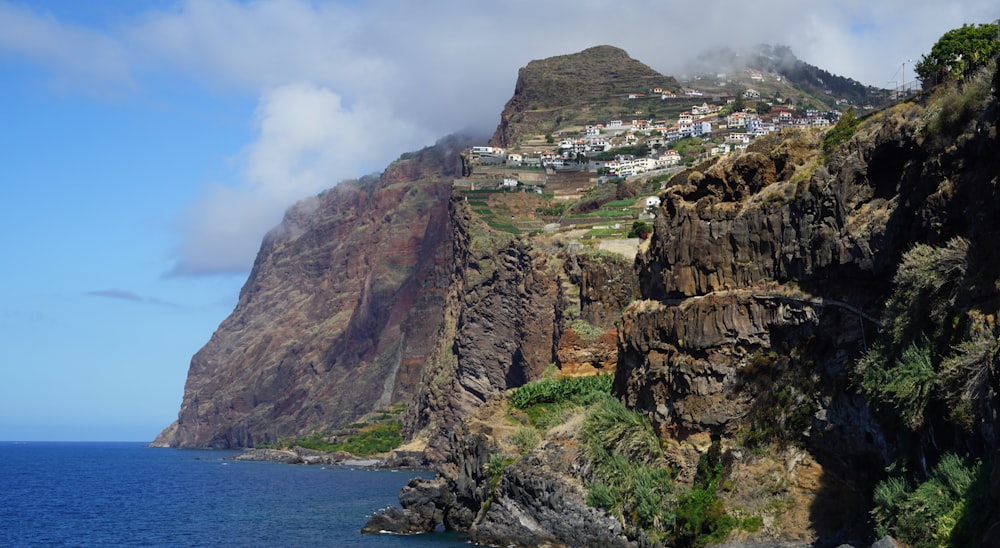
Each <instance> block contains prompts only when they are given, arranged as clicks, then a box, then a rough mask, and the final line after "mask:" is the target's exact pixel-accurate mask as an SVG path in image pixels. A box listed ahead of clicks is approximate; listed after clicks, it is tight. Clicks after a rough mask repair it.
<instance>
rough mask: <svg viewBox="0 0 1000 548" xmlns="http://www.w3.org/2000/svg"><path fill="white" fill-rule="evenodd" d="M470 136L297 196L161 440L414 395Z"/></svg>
mask: <svg viewBox="0 0 1000 548" xmlns="http://www.w3.org/2000/svg"><path fill="white" fill-rule="evenodd" d="M471 143H472V141H471V140H468V139H465V138H450V139H446V140H443V141H442V142H440V143H438V144H437V145H435V146H433V147H430V148H427V149H424V150H422V151H420V152H417V153H413V154H408V155H404V157H402V158H401V159H400V160H398V161H396V162H394V163H393V164H392V165H391V166H390V167H389V168H388V169H387V170H386V171H385V172H384V173H383V174H382V175H381V176H380V177H378V178H377V179H375V178H371V179H366V180H362V181H359V182H354V183H343V184H340V185H338V186H336V187H334V188H332V189H331V190H328V191H326V192H324V193H322V194H320V195H319V196H317V197H316V198H314V199H310V200H306V201H304V202H302V203H300V204H298V205H296V206H294V207H292V208H291V209H290V210H289V211H288V212H287V214H286V215H285V219H284V221H283V222H282V223H281V225H280V226H278V227H277V228H275V229H274V230H273V231H271V233H270V234H268V235H267V237H266V238H265V239H264V242H263V244H262V245H261V249H260V252H259V253H258V256H257V260H256V261H255V264H254V267H253V270H252V271H251V273H250V277H249V278H248V279H247V282H246V284H245V285H244V286H243V289H242V291H241V292H240V299H239V303H238V304H237V306H236V309H235V310H234V311H233V313H232V314H231V315H230V316H229V317H228V318H226V320H225V321H223V322H222V324H221V325H220V326H219V328H218V330H217V331H216V332H215V334H214V335H212V338H211V340H209V342H208V344H206V345H205V347H204V348H202V349H201V350H200V351H199V352H198V353H197V354H195V356H194V357H193V358H192V360H191V367H190V370H189V372H188V379H187V382H186V384H185V388H184V401H183V403H182V404H181V410H180V413H179V415H178V420H177V422H176V423H174V424H173V425H171V426H169V427H168V428H167V429H165V430H164V431H163V433H161V434H160V435H159V436H158V437H157V438H156V441H155V442H154V445H166V446H172V447H217V448H220V447H252V446H254V445H257V444H260V443H263V442H267V441H274V440H276V439H277V438H278V437H283V436H299V435H306V434H309V433H311V432H313V431H326V430H328V429H330V428H331V427H333V426H339V425H343V424H347V423H349V422H351V421H352V420H355V419H357V418H358V417H360V416H362V415H363V414H365V413H366V412H368V411H371V410H372V409H375V408H377V407H379V406H382V405H385V404H389V403H394V402H398V401H401V400H406V399H407V398H409V397H411V396H412V394H413V393H414V391H415V390H416V387H417V382H418V380H419V378H420V373H421V367H422V364H423V361H424V359H425V357H426V356H427V355H428V354H429V352H430V351H431V350H432V349H433V344H432V343H433V336H434V334H435V333H436V331H437V329H438V327H439V325H440V323H441V322H442V312H441V309H442V306H443V303H444V301H443V297H444V291H445V287H446V286H444V287H443V286H442V285H441V283H443V282H447V280H448V267H449V265H450V263H451V255H452V252H451V247H450V229H449V220H448V197H449V195H450V193H451V182H452V179H453V178H454V177H456V176H459V175H460V174H461V170H462V163H461V158H460V157H459V155H458V153H459V151H460V150H462V149H463V148H465V147H467V146H469V145H470V144H471ZM442 281H443V282H442Z"/></svg>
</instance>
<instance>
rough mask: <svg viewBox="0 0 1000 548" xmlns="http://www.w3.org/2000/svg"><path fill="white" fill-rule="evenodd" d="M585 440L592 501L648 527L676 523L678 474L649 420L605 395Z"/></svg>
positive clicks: (585, 429)
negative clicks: (665, 462)
mask: <svg viewBox="0 0 1000 548" xmlns="http://www.w3.org/2000/svg"><path fill="white" fill-rule="evenodd" d="M582 439H583V442H584V444H585V449H586V451H587V455H588V456H589V457H590V460H591V463H592V464H593V467H594V480H593V482H592V484H591V486H590V491H589V493H588V496H587V503H588V504H590V505H591V506H595V507H597V508H602V509H604V510H607V511H608V512H609V513H611V514H612V515H615V516H618V517H619V518H621V519H624V520H625V521H626V522H632V523H635V524H636V525H638V526H639V527H641V528H643V529H647V530H650V529H660V530H665V529H670V528H672V527H673V525H674V523H675V516H674V510H675V505H676V496H675V494H674V483H673V480H674V477H673V474H672V473H671V471H670V470H669V469H668V468H666V466H665V465H663V464H662V461H663V453H662V451H661V450H660V443H659V439H658V438H657V437H656V433H655V432H654V431H653V427H652V425H650V423H649V420H647V419H646V418H645V417H643V416H642V415H639V414H638V413H635V412H634V411H632V410H630V409H628V408H627V407H625V405H624V404H622V403H621V402H620V401H618V400H616V399H614V398H606V399H604V400H603V401H601V402H600V403H598V404H597V405H596V406H595V407H594V409H593V410H592V411H591V412H590V414H589V415H588V417H587V419H586V421H585V422H584V424H583V430H582Z"/></svg>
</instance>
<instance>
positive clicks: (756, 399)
mask: <svg viewBox="0 0 1000 548" xmlns="http://www.w3.org/2000/svg"><path fill="white" fill-rule="evenodd" d="M969 85H970V86H971V85H973V84H969ZM951 93H952V95H951V96H947V95H946V96H945V98H944V99H940V100H939V99H937V98H931V99H929V101H931V104H930V105H915V104H904V105H899V106H897V107H895V108H893V109H890V110H888V111H886V112H883V113H881V114H879V115H877V116H876V117H874V118H872V119H869V120H866V121H864V122H863V123H861V125H860V126H859V127H858V130H857V133H856V134H855V135H854V137H853V138H852V139H851V140H850V141H849V142H847V143H846V144H845V145H844V146H843V147H842V148H840V149H839V150H837V149H834V150H833V151H831V152H829V153H827V154H824V153H823V152H822V150H821V149H822V147H821V141H820V139H821V134H818V133H813V132H811V131H801V132H791V133H787V132H786V133H784V134H781V135H780V136H776V137H771V138H768V139H764V140H758V141H757V142H755V144H754V145H753V146H752V147H751V148H750V150H749V151H748V152H747V153H745V154H742V155H738V156H735V157H730V158H727V159H723V160H719V161H717V162H715V163H713V164H711V165H703V166H702V167H699V168H697V169H694V170H689V171H688V172H685V173H683V174H681V175H679V176H678V177H676V178H675V179H673V180H672V181H671V186H669V187H668V188H667V189H666V190H665V191H664V192H663V193H662V194H661V198H662V205H661V208H660V211H659V212H658V215H657V219H656V225H655V233H654V235H653V237H652V241H651V243H650V245H649V247H648V248H646V249H645V250H643V251H641V252H640V255H639V257H638V259H637V269H638V273H639V278H640V279H639V286H640V292H641V299H640V300H637V301H636V302H634V303H633V304H631V305H630V306H629V307H628V308H627V309H626V311H625V313H624V315H623V318H622V324H621V325H622V327H621V330H620V334H619V362H618V369H617V376H616V379H615V391H616V393H618V394H620V395H621V396H622V397H623V399H624V401H625V402H626V404H627V405H628V406H630V407H632V408H634V409H636V410H639V411H640V412H642V413H643V414H645V415H646V416H647V417H649V419H650V420H651V421H652V422H653V423H654V425H655V426H656V427H657V428H658V429H659V431H660V434H661V436H662V437H663V439H664V440H665V441H664V444H665V447H667V448H668V450H667V454H668V457H669V458H670V459H671V461H672V463H673V465H674V466H675V467H676V468H677V469H678V470H679V478H680V479H681V480H685V479H687V480H690V478H692V477H693V476H694V473H695V468H696V467H697V463H698V459H699V458H700V455H701V454H702V453H704V448H705V447H707V446H706V444H705V443H706V442H705V440H706V439H709V438H710V439H711V440H715V441H719V442H721V444H722V446H723V447H731V448H734V451H733V453H732V454H731V456H730V461H729V464H727V470H728V473H729V474H730V477H731V478H739V477H741V474H746V470H748V469H749V468H750V467H752V466H755V465H759V463H758V460H759V459H758V458H756V457H750V458H748V457H747V456H746V454H745V453H742V449H740V448H743V447H754V446H757V447H761V446H763V447H800V448H802V449H800V450H798V451H799V452H798V453H795V452H793V454H797V455H798V456H792V457H789V456H787V455H786V456H783V457H777V456H776V457H775V458H777V459H778V460H779V461H782V460H784V463H783V466H785V467H786V469H787V470H788V471H789V472H790V473H791V476H792V477H793V478H794V477H796V476H797V475H798V477H801V474H804V473H805V474H812V475H814V476H815V474H816V472H815V471H813V472H808V469H807V468H801V467H802V466H803V462H806V461H804V460H802V459H803V458H805V459H806V460H809V459H815V461H813V462H812V463H811V464H810V466H811V467H813V468H814V469H815V470H820V471H821V472H820V473H821V474H822V475H823V477H824V478H825V479H824V480H823V481H819V482H816V483H815V484H814V486H813V487H811V488H809V489H808V490H807V492H806V494H805V495H803V497H804V498H802V497H800V498H799V499H797V504H799V505H802V507H806V508H811V509H812V510H811V513H812V516H811V517H810V518H809V520H808V521H807V522H806V525H805V530H799V531H797V532H794V533H793V532H791V531H790V530H788V529H785V530H784V531H781V530H775V531H772V534H774V535H776V536H778V537H783V538H790V537H788V536H786V535H793V534H794V535H799V537H798V538H804V539H807V540H809V539H811V541H816V540H821V539H823V540H828V539H837V538H841V539H842V538H845V537H844V536H843V535H847V534H851V532H849V531H847V530H844V529H840V528H839V527H840V526H838V525H835V523H834V522H837V521H839V522H840V523H841V524H844V523H849V522H852V521H855V522H856V521H857V518H858V517H859V516H852V514H851V511H852V509H851V507H852V506H853V507H854V510H856V509H857V508H858V507H859V506H860V505H863V504H864V503H863V499H864V497H866V496H869V495H868V491H867V488H865V487H862V488H857V489H853V494H851V491H852V490H850V489H849V490H846V491H843V490H839V488H837V487H836V486H838V485H839V486H843V485H847V484H848V483H851V482H857V484H858V485H861V486H867V485H872V484H874V483H875V482H876V481H877V480H878V477H879V471H880V470H882V469H884V468H885V467H887V466H889V465H890V464H891V463H893V462H896V463H899V462H903V463H904V464H903V466H907V467H909V468H910V469H911V470H918V471H919V470H921V467H923V468H924V469H925V470H926V469H927V468H928V467H929V464H927V462H928V461H932V460H933V459H935V458H938V456H940V455H941V454H942V453H944V452H948V451H954V452H957V453H959V454H969V455H971V456H972V457H974V458H986V459H989V458H995V451H996V449H995V448H996V441H997V440H996V439H995V432H996V426H995V421H996V409H997V408H998V401H997V388H998V386H1000V382H998V380H1000V375H997V372H996V369H995V366H994V365H987V362H990V359H986V360H985V361H980V362H978V363H979V365H977V366H974V367H973V366H970V369H969V370H968V371H970V372H969V373H964V374H963V375H972V373H971V371H973V370H975V371H979V372H980V373H977V375H981V376H980V377H976V378H979V379H980V380H979V381H975V382H978V383H980V384H977V385H976V386H978V388H975V389H972V388H971V386H972V385H971V384H966V385H965V386H966V388H964V389H957V388H951V389H949V388H948V387H947V382H948V381H946V380H934V381H932V383H933V386H934V388H929V387H928V388H927V389H928V390H931V391H932V392H933V394H930V395H928V396H927V400H924V401H923V402H922V405H924V406H925V407H920V408H919V409H918V410H917V411H907V412H908V413H911V414H910V415H904V418H905V417H910V419H909V420H908V421H907V422H900V420H899V419H898V418H893V417H896V416H897V415H896V413H898V412H899V411H898V409H899V407H901V406H902V401H903V400H902V397H901V396H900V395H899V394H900V391H899V390H897V388H895V387H896V386H898V384H892V383H898V382H899V381H898V380H897V379H899V378H901V377H902V376H904V375H906V374H907V373H905V372H902V371H899V369H901V368H903V365H901V364H902V363H905V358H898V357H897V358H895V359H896V361H895V364H894V365H893V363H892V362H891V361H890V360H884V361H883V362H882V363H881V364H880V365H879V366H880V367H887V368H889V369H888V371H889V372H888V373H887V376H886V377H885V378H884V379H883V380H881V381H876V382H874V383H873V384H868V383H871V382H872V381H871V380H870V379H872V378H875V377H872V373H871V368H872V367H874V366H873V365H871V364H872V363H879V362H878V361H877V360H878V359H879V358H878V356H881V355H883V354H879V352H883V353H888V355H891V356H899V355H900V354H899V353H901V352H902V350H885V349H886V348H892V347H894V345H896V346H900V345H907V344H916V345H920V344H922V345H924V346H923V347H924V348H932V349H933V350H932V351H931V350H928V352H929V354H928V356H931V357H929V363H933V364H934V365H933V369H931V365H928V366H927V367H928V369H925V370H924V371H925V372H927V373H925V374H937V375H939V377H938V379H946V378H947V375H949V374H951V373H948V367H950V365H949V364H950V363H952V362H949V361H948V360H956V359H960V358H956V357H953V356H956V355H958V356H962V354H961V350H960V349H961V348H967V347H965V346H962V345H967V344H969V343H968V342H964V341H969V340H970V337H971V338H973V339H974V338H975V337H976V336H977V335H976V333H985V335H982V336H984V337H985V340H986V341H990V340H993V341H995V340H996V336H997V330H996V326H995V325H994V324H993V321H992V319H991V318H992V314H994V313H995V311H996V310H997V303H998V301H997V299H998V293H997V286H996V280H997V279H998V277H1000V268H998V266H1000V265H998V262H997V260H996V259H995V257H993V254H992V253H991V252H990V251H988V250H989V249H991V248H992V247H993V246H994V243H995V241H996V238H997V237H998V232H1000V226H998V225H997V223H996V219H997V218H998V217H996V216H997V215H998V214H1000V195H998V193H997V190H996V181H997V177H998V176H1000V162H998V159H997V158H998V157H997V155H996V154H995V153H987V151H988V150H993V151H995V150H997V146H998V144H1000V143H998V142H997V107H996V103H995V100H994V101H992V102H990V101H980V102H979V103H975V102H974V101H973V100H972V99H968V97H969V94H970V93H971V92H969V91H968V90H966V91H964V94H965V95H964V96H963V97H965V101H967V103H964V105H965V106H964V107H961V108H965V110H964V111H963V112H964V114H961V115H959V114H957V113H956V112H954V111H952V112H949V110H948V109H949V108H950V109H958V108H960V107H956V106H955V105H954V104H952V103H949V102H948V101H949V100H954V101H957V99H954V95H955V94H956V93H959V92H951ZM948 97H951V99H948ZM934 102H937V104H938V105H941V104H943V105H944V106H943V107H942V106H937V107H936V108H937V109H941V111H935V107H933V106H931V105H933V104H934ZM970 104H975V105H976V106H975V107H972V106H969V105H970ZM936 117H939V118H936ZM956 238H958V240H956ZM956 241H958V242H968V248H967V252H965V249H966V248H965V247H962V245H963V244H961V243H960V244H955V243H954V242H956ZM920 246H924V247H922V248H921V249H929V250H941V249H944V250H954V251H952V253H953V254H955V255H958V254H959V253H962V255H961V257H960V258H959V259H956V261H957V262H958V263H959V264H960V266H959V267H957V270H956V271H955V272H959V271H960V272H962V273H963V274H961V277H960V281H948V282H947V283H946V284H945V285H944V289H942V283H935V282H925V281H919V280H924V279H933V278H930V276H931V275H932V274H931V272H932V271H934V270H933V269H934V268H938V267H930V266H921V267H919V268H923V269H924V270H919V271H912V273H910V271H905V269H906V268H907V267H906V266H905V265H906V264H914V261H916V259H914V258H913V257H915V256H914V255H912V253H908V252H909V251H910V250H911V249H913V248H915V247H920ZM924 253H933V252H931V251H925V252H924ZM907 261H909V263H907ZM929 264H933V263H929ZM941 268H944V267H941ZM935 272H936V271H935ZM973 272H974V274H971V273H973ZM953 276H959V275H958V274H954V275H953ZM947 280H952V278H947ZM920 283H927V284H929V287H930V289H926V290H920V291H924V293H920V292H918V291H917V290H913V289H906V288H908V287H911V286H908V285H906V284H920ZM901 288H902V289H901ZM906 291H909V293H907V292H906ZM935 295H937V296H936V297H935ZM934 299H938V301H934ZM931 301H934V302H939V303H943V304H940V305H938V306H939V308H937V309H932V308H930V306H931V305H929V304H927V303H928V302H931ZM928 310H937V311H936V312H927V311H928ZM906 314H912V317H907V316H906ZM901 318H902V319H901ZM980 318H985V319H982V320H980ZM914 325H916V326H918V327H920V329H917V328H916V327H913V326H914ZM921 330H922V331H921ZM921 332H922V335H921V334H917V333H921ZM921 337H923V338H921ZM873 348H874V350H873ZM892 352H896V353H895V354H893V353H892ZM862 356H867V357H866V358H865V359H864V360H861V358H862ZM872 356H875V358H872ZM859 360H860V361H859ZM886 364H888V365H886ZM892 367H895V368H897V369H896V370H894V369H891V368H892ZM866 368H867V369H866ZM987 377H988V378H989V379H991V380H989V381H987V380H985V379H986V378H987ZM926 378H928V377H925V379H926ZM861 379H866V380H864V381H862V380H861ZM925 382H927V381H925ZM885 384H892V387H890V388H888V389H884V388H883V387H884V386H885ZM862 385H863V386H864V388H862ZM927 386H928V385H925V387H927ZM880 390H885V392H880ZM949 390H950V391H949ZM963 390H964V392H963ZM886 393H888V396H886V395H884V394H886ZM879 394H883V395H881V396H880V395H879ZM880 397H881V398H882V399H881V400H880V399H879V398H880ZM949 401H950V402H952V403H945V402H949ZM958 401H967V402H971V403H970V405H971V406H972V407H973V408H974V409H975V410H974V411H970V414H971V415H972V416H971V417H968V418H967V419H964V420H967V421H969V422H968V423H966V424H974V425H975V426H966V427H965V428H964V429H963V428H962V427H960V426H958V423H956V422H954V421H955V420H956V419H954V418H949V417H953V414H952V413H951V412H950V411H947V406H949V405H950V406H954V405H960V404H958V403H956V402H958ZM937 405H941V406H942V407H937ZM912 413H920V415H919V418H917V419H914V418H913V416H914V415H913V414H912ZM942 432H948V434H941V433H942ZM944 438H947V440H945V439H944ZM803 451H804V452H803ZM804 455H810V456H809V457H804ZM925 473H926V472H925ZM997 478H998V476H997V475H996V473H994V483H996V482H997ZM738 491H739V489H737V490H736V491H735V492H734V494H732V495H727V496H731V497H732V498H733V499H734V500H735V499H738V498H739V495H738ZM835 492H836V493H837V494H833V493H835ZM845 493H846V494H845ZM744 502H746V501H744ZM824 516H825V518H824ZM862 521H863V518H862ZM853 533H854V534H857V531H854V532H853ZM803 535H804V536H803ZM847 538H849V537H847Z"/></svg>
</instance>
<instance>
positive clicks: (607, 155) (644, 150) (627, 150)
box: [593, 144, 649, 161]
mask: <svg viewBox="0 0 1000 548" xmlns="http://www.w3.org/2000/svg"><path fill="white" fill-rule="evenodd" d="M619 154H631V155H632V156H635V157H637V158H642V157H643V156H648V155H649V145H646V144H641V145H635V146H624V147H618V148H613V149H611V150H606V151H604V152H602V153H600V154H598V155H597V156H594V157H593V159H594V160H597V161H607V160H614V159H615V156H618V155H619Z"/></svg>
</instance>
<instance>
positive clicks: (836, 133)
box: [823, 107, 858, 155]
mask: <svg viewBox="0 0 1000 548" xmlns="http://www.w3.org/2000/svg"><path fill="white" fill-rule="evenodd" d="M857 129H858V119H857V117H856V116H855V115H854V108H853V107H852V108H849V109H847V112H845V113H844V114H843V115H842V116H841V117H840V120H837V123H836V124H835V125H834V126H833V127H832V128H830V130H829V131H827V132H826V135H824V136H823V152H824V153H826V154H827V155H829V154H831V153H832V152H833V151H834V150H836V148H837V147H839V146H840V145H841V144H843V143H846V142H847V141H849V140H850V139H851V137H854V133H855V132H856V131H857Z"/></svg>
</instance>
